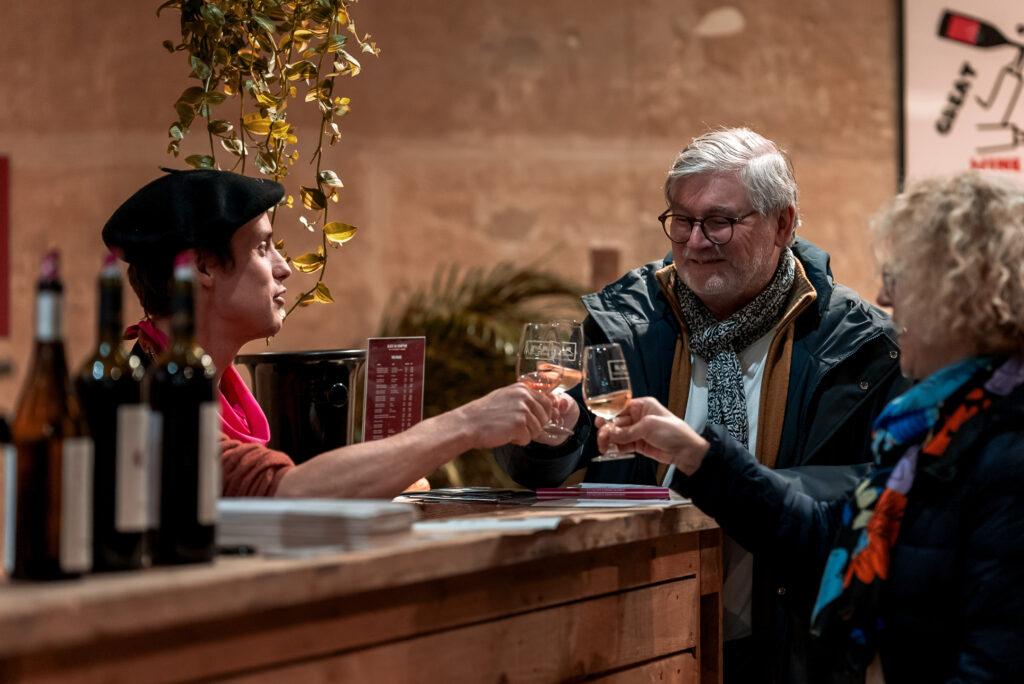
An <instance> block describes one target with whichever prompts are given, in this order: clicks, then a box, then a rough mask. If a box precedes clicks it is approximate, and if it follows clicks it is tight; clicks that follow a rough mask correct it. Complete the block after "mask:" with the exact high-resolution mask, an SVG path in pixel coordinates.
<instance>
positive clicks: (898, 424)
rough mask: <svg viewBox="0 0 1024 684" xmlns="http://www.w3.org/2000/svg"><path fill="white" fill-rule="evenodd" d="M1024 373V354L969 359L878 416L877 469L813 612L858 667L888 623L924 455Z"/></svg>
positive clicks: (847, 517) (851, 505) (936, 453)
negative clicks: (887, 596)
mask: <svg viewBox="0 0 1024 684" xmlns="http://www.w3.org/2000/svg"><path fill="white" fill-rule="evenodd" d="M1022 381H1024V364H1022V362H1021V359H1020V358H1017V357H1014V358H1011V359H1010V360H1009V361H1006V362H1005V363H1003V364H1001V365H999V366H998V367H996V364H995V363H994V361H993V359H992V358H990V357H981V358H968V359H964V360H962V361H958V362H957V363H954V364H952V365H949V366H946V367H945V368H942V369H940V370H938V371H936V372H935V373H933V374H932V375H930V376H929V377H928V378H926V379H925V380H923V381H922V382H921V383H920V384H918V385H916V386H914V387H913V388H912V389H911V390H910V391H908V392H907V393H906V394H903V395H902V396H900V397H898V398H897V399H895V400H894V401H892V402H890V403H889V405H888V406H886V407H885V410H883V411H882V413H881V414H880V415H879V416H878V418H877V419H876V420H875V425H874V432H873V433H872V450H873V451H874V455H875V465H876V467H877V469H876V470H875V472H874V473H873V474H872V475H871V477H869V478H868V479H866V480H864V482H862V483H861V484H860V485H859V486H858V487H857V489H856V491H855V492H854V497H853V499H851V500H850V501H848V502H847V503H846V504H845V506H844V507H843V512H842V527H841V528H840V530H839V534H838V535H837V537H836V541H835V544H834V545H833V548H832V552H831V553H830V554H829V557H828V561H827V563H826V565H825V572H824V575H823V576H822V580H821V588H820V589H819V591H818V599H817V601H816V602H815V605H814V611H813V613H812V615H811V633H812V634H814V635H815V636H819V637H821V636H823V637H825V638H826V639H828V640H830V641H831V642H832V643H837V644H838V645H840V647H842V648H843V650H845V652H846V655H847V663H846V665H847V666H848V667H850V669H852V670H853V671H862V670H864V669H865V668H866V667H867V666H868V664H869V663H870V662H871V660H872V659H873V658H874V655H875V651H876V650H877V647H878V637H879V634H880V632H881V631H882V630H883V629H884V628H885V624H884V621H883V620H882V618H881V610H880V608H881V597H882V590H883V585H884V582H885V580H886V578H887V576H888V573H889V557H890V551H891V549H892V547H893V544H895V542H896V538H897V537H898V536H899V531H900V523H901V522H902V520H903V511H904V509H905V508H906V505H907V496H908V494H909V493H910V490H911V488H912V487H913V485H914V478H915V475H916V473H917V463H918V460H919V459H937V458H938V457H940V456H942V454H943V453H944V452H945V451H946V447H948V446H949V443H950V441H951V439H952V437H953V435H954V434H955V433H956V432H957V430H959V429H960V427H961V426H962V425H963V424H964V423H965V422H967V420H968V419H969V418H971V417H973V416H975V415H976V414H978V413H979V412H981V411H984V410H985V409H987V408H989V406H991V405H992V403H993V401H994V400H995V399H997V398H998V397H1001V396H1006V395H1007V394H1009V393H1010V392H1011V391H1012V390H1013V389H1014V388H1015V387H1016V386H1017V385H1019V384H1021V382H1022ZM894 461H895V465H894V466H892V465H891V464H892V463H893V462H894Z"/></svg>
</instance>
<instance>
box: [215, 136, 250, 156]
mask: <svg viewBox="0 0 1024 684" xmlns="http://www.w3.org/2000/svg"><path fill="white" fill-rule="evenodd" d="M220 144H221V145H222V146H223V147H224V149H225V150H227V151H228V152H230V153H231V154H233V155H235V156H236V157H244V156H245V145H243V144H242V141H241V140H239V139H238V138H228V139H226V140H221V141H220Z"/></svg>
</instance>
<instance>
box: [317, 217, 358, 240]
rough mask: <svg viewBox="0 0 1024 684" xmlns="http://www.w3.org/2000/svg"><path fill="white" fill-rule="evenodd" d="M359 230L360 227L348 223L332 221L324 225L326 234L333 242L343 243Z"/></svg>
mask: <svg viewBox="0 0 1024 684" xmlns="http://www.w3.org/2000/svg"><path fill="white" fill-rule="evenodd" d="M357 230H359V229H358V228H356V227H355V226H350V225H349V224H347V223H342V222H340V221H332V222H331V223H328V224H327V225H326V226H324V236H325V237H326V238H327V239H328V240H330V241H331V242H335V243H337V244H339V245H343V244H345V243H346V242H348V241H349V240H351V239H352V238H353V237H354V236H355V234H356V231H357Z"/></svg>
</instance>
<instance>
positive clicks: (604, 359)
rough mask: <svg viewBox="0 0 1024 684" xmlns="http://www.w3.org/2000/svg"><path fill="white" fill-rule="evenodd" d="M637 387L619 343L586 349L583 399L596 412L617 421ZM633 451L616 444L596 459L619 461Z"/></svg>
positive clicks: (629, 455) (630, 455)
mask: <svg viewBox="0 0 1024 684" xmlns="http://www.w3.org/2000/svg"><path fill="white" fill-rule="evenodd" d="M632 398H633V389H632V387H631V386H630V384H629V369H628V368H626V359H625V358H623V356H622V347H620V346H619V345H618V344H616V343H611V344H594V345H590V346H589V347H586V348H585V349H584V350H583V401H584V403H586V405H587V408H588V409H590V412H591V413H593V414H594V415H597V416H601V417H602V418H604V419H605V420H607V421H608V422H609V423H611V424H613V425H614V424H615V416H617V415H619V414H620V413H622V411H623V409H625V408H626V405H627V404H629V400H630V399H632ZM633 456H634V454H633V452H632V451H619V449H618V447H617V446H615V445H614V444H612V445H610V446H609V447H608V450H607V451H606V452H604V453H603V454H598V455H597V456H595V457H594V458H593V459H592V460H594V461H615V460H618V459H621V458H633Z"/></svg>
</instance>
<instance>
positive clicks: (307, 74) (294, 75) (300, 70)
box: [283, 59, 316, 81]
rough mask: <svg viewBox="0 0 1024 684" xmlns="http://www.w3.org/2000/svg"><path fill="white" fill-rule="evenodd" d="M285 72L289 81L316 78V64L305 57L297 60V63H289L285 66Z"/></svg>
mask: <svg viewBox="0 0 1024 684" xmlns="http://www.w3.org/2000/svg"><path fill="white" fill-rule="evenodd" d="M283 73H284V75H285V77H286V78H287V79H288V80H289V81H295V80H298V79H300V78H301V79H310V78H316V65H315V64H313V63H312V62H310V61H309V60H308V59H304V60H302V61H301V62H296V63H295V64H289V65H287V66H286V67H285V68H284V72H283Z"/></svg>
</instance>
